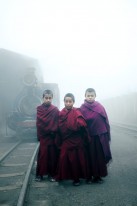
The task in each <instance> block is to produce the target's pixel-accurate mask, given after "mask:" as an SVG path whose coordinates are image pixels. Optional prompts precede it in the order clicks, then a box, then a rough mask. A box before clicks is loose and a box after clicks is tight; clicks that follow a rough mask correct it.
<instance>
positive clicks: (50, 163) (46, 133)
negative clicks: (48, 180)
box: [36, 104, 59, 176]
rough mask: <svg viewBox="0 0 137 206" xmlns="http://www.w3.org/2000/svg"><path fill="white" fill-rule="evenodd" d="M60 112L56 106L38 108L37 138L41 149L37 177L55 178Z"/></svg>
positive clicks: (43, 105)
mask: <svg viewBox="0 0 137 206" xmlns="http://www.w3.org/2000/svg"><path fill="white" fill-rule="evenodd" d="M58 117H59V110H58V108H57V107H55V106H54V105H52V104H51V105H50V106H46V105H45V104H42V105H40V106H38V107H37V121H36V126H37V137H38V140H39V141H40V147H39V152H38V157H37V169H36V176H43V175H49V176H55V174H56V168H57V161H58V149H57V147H56V144H55V139H56V136H57V132H58Z"/></svg>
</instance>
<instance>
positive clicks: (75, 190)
mask: <svg viewBox="0 0 137 206" xmlns="http://www.w3.org/2000/svg"><path fill="white" fill-rule="evenodd" d="M111 133H112V141H111V150H112V155H113V161H112V163H111V164H110V165H109V167H108V172H109V175H108V176H107V177H106V178H104V183H103V184H91V185H87V184H85V182H84V181H83V182H82V184H81V185H80V186H78V187H74V186H72V183H71V181H64V182H62V183H60V184H59V185H58V184H57V183H51V182H49V181H48V180H45V181H44V182H43V183H35V182H34V184H33V189H32V188H31V193H30V197H31V199H33V200H34V199H35V198H36V199H37V203H38V202H39V200H40V199H41V198H43V201H41V200H40V202H39V203H40V204H39V205H45V206H51V205H52V206H137V134H136V133H131V132H127V131H126V130H123V131H122V130H120V129H118V128H115V127H113V128H112V130H111ZM36 188H37V189H36ZM38 188H39V189H38ZM43 191H44V192H43ZM28 205H29V204H28ZM30 205H32V204H30ZM34 205H35V204H34Z"/></svg>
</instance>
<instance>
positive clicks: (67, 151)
mask: <svg viewBox="0 0 137 206" xmlns="http://www.w3.org/2000/svg"><path fill="white" fill-rule="evenodd" d="M74 101H75V100H74V96H73V94H71V93H68V94H66V95H65V97H64V103H65V108H63V109H62V111H61V112H60V115H59V132H60V137H61V144H60V158H59V165H58V175H57V177H56V180H68V179H71V180H73V181H74V182H73V185H75V186H78V185H80V180H79V179H80V178H85V179H86V178H87V175H88V165H87V162H88V161H87V154H86V150H85V143H86V142H87V141H88V139H86V138H87V136H86V135H85V134H86V127H87V124H86V121H85V120H84V118H83V116H82V114H81V112H80V111H79V110H78V109H76V108H74V107H73V104H74Z"/></svg>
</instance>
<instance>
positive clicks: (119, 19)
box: [0, 0, 137, 107]
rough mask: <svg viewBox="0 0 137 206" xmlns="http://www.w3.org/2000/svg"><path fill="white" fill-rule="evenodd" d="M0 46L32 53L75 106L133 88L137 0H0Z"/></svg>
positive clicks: (136, 64)
mask: <svg viewBox="0 0 137 206" xmlns="http://www.w3.org/2000/svg"><path fill="white" fill-rule="evenodd" d="M0 48H4V49H8V50H11V51H14V52H18V53H21V54H25V55H28V56H30V57H34V58H37V59H38V60H39V62H40V65H41V68H42V71H43V75H44V81H45V82H46V83H58V85H59V89H60V99H61V107H63V97H64V95H65V94H66V93H67V92H72V93H73V94H74V95H75V97H76V103H75V106H80V105H81V103H82V102H83V100H84V92H85V90H86V89H87V88H88V87H93V88H95V90H96V92H97V100H101V99H106V98H109V97H114V96H118V95H122V94H128V93H132V92H135V91H137V83H136V76H137V1H135V0H130V1H128V0H115V1H113V0H97V1H95V0H94V1H92V0H85V1H82V0H73V1H72V0H69V1H66V0H58V1H55V0H54V1H52V0H51V1H49V0H12V1H11V0H0Z"/></svg>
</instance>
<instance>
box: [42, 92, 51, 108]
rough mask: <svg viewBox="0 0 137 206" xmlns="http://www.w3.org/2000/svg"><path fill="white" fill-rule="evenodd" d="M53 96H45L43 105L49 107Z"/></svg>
mask: <svg viewBox="0 0 137 206" xmlns="http://www.w3.org/2000/svg"><path fill="white" fill-rule="evenodd" d="M52 99H53V96H52V95H51V94H45V96H44V97H43V103H44V104H46V105H50V104H51V102H52Z"/></svg>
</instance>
